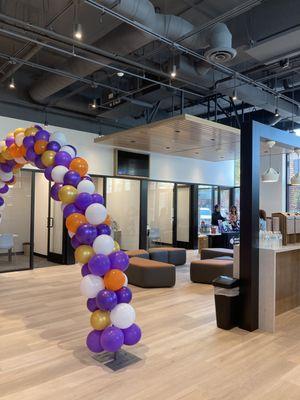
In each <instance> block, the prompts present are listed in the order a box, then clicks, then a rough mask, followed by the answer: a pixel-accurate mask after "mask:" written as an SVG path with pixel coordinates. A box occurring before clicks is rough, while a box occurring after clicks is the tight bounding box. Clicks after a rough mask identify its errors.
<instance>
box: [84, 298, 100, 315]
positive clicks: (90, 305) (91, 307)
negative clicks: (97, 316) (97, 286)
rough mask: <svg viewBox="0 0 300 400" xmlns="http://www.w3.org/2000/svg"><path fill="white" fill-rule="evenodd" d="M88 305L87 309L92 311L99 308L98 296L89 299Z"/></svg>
mask: <svg viewBox="0 0 300 400" xmlns="http://www.w3.org/2000/svg"><path fill="white" fill-rule="evenodd" d="M86 306H87V309H88V310H89V311H90V312H94V311H96V310H99V308H98V306H97V303H96V297H94V298H92V299H87V302H86Z"/></svg>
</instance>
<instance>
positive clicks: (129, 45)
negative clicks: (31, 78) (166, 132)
mask: <svg viewBox="0 0 300 400" xmlns="http://www.w3.org/2000/svg"><path fill="white" fill-rule="evenodd" d="M101 3H103V4H105V5H106V6H109V7H111V6H115V8H114V9H116V10H119V11H120V12H124V13H125V14H126V16H128V18H132V19H134V20H135V21H137V22H139V23H140V24H146V25H147V26H148V27H150V29H151V30H153V31H154V32H158V33H159V34H163V35H166V36H167V37H168V38H170V39H171V40H176V39H177V38H180V37H182V36H183V35H184V34H186V33H188V32H189V31H191V30H192V29H193V28H194V26H193V25H192V24H191V23H190V22H188V21H187V20H185V19H183V18H181V17H178V16H175V15H165V14H157V13H156V12H155V9H154V6H153V4H152V3H151V2H150V1H149V0H119V2H118V4H117V5H116V2H115V0H112V1H108V0H107V1H102V2H101ZM97 4H98V3H97ZM216 26H217V29H220V26H221V27H222V30H223V32H224V31H225V30H228V28H227V27H226V25H224V24H217V25H216ZM228 32H229V31H228ZM229 35H231V34H230V32H229ZM153 40H154V39H153V37H151V36H148V35H145V34H144V33H143V32H141V31H137V30H136V29H134V28H133V27H130V26H126V28H125V27H124V25H122V26H120V27H117V28H116V29H115V30H114V31H112V32H110V33H109V34H108V35H106V36H104V37H103V38H101V40H99V41H97V42H96V43H94V46H96V47H97V46H98V47H100V48H101V49H104V50H107V51H110V52H111V53H115V54H117V55H127V54H129V53H131V52H133V51H135V50H137V49H138V48H141V47H143V46H145V45H146V44H148V43H150V42H152V41H153ZM183 43H185V44H186V45H187V46H189V47H191V48H193V49H197V50H198V49H200V48H204V49H205V48H208V47H209V42H208V40H207V34H201V35H200V34H199V35H195V36H193V37H192V38H188V39H186V40H185V41H183ZM234 52H235V51H234V50H233V49H232V53H233V54H234ZM95 58H96V59H98V60H99V59H100V60H101V62H102V63H103V64H107V65H108V64H109V63H111V60H109V59H106V58H103V57H100V56H98V55H97V56H96V57H95ZM100 68H101V67H99V65H98V66H97V65H93V64H88V63H85V62H83V61H81V60H76V58H75V59H74V58H72V59H71V60H68V62H67V63H66V64H65V66H64V69H66V70H69V71H70V72H71V73H74V74H76V75H79V76H86V75H90V74H93V73H94V72H95V71H97V70H99V69H100ZM73 82H74V81H72V80H70V79H63V78H61V77H60V78H57V77H53V76H45V77H43V78H41V79H40V80H39V81H38V82H37V83H36V84H35V85H34V86H33V87H32V88H31V89H30V96H31V97H32V98H33V99H34V100H35V101H37V102H40V103H42V102H45V101H46V100H47V99H48V98H49V97H50V96H52V95H53V94H55V93H57V92H58V91H60V90H62V89H64V88H65V87H67V86H69V85H71V84H72V83H73Z"/></svg>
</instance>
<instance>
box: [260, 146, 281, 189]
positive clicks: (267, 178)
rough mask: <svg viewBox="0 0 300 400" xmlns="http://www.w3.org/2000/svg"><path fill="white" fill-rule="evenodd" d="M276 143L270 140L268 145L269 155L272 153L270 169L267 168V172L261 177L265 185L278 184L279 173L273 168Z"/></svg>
mask: <svg viewBox="0 0 300 400" xmlns="http://www.w3.org/2000/svg"><path fill="white" fill-rule="evenodd" d="M275 143H276V142H274V141H273V140H269V141H268V142H267V145H268V147H269V153H270V161H269V168H267V169H266V171H265V172H264V173H263V174H262V176H261V180H262V182H265V183H275V182H278V179H279V172H277V171H276V170H275V169H274V168H272V167H271V164H272V147H274V145H275Z"/></svg>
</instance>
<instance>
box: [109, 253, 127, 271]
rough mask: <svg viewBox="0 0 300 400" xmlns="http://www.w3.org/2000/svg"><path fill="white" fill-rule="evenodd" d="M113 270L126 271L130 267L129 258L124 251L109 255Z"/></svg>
mask: <svg viewBox="0 0 300 400" xmlns="http://www.w3.org/2000/svg"><path fill="white" fill-rule="evenodd" d="M109 260H110V263H111V268H112V269H120V270H121V271H125V270H126V269H127V268H128V265H129V257H128V255H127V254H126V253H124V251H121V250H119V251H115V252H113V253H111V254H110V255H109Z"/></svg>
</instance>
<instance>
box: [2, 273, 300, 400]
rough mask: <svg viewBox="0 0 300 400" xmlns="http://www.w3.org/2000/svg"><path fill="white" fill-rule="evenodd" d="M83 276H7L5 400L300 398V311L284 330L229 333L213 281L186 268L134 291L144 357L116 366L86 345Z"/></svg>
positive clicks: (286, 319) (283, 319)
mask: <svg viewBox="0 0 300 400" xmlns="http://www.w3.org/2000/svg"><path fill="white" fill-rule="evenodd" d="M79 281H80V270H79V267H77V266H59V267H49V268H45V269H36V270H34V271H24V272H16V273H7V274H1V275H0V310H1V313H0V398H1V399H5V400H21V399H22V400H69V399H70V400H77V399H80V400H95V399H103V400H120V399H124V400H219V399H220V400H221V399H222V400H240V399H243V400H250V399H251V400H282V399H284V400H296V399H297V400H299V399H300V341H299V338H300V309H299V308H298V309H295V310H293V311H292V312H288V313H286V314H283V315H281V316H280V317H278V321H277V333H276V334H275V335H272V334H267V333H262V332H259V331H256V332H253V333H248V332H245V331H241V330H239V329H234V330H232V331H230V332H226V331H222V330H219V329H217V328H216V324H215V316H214V302H213V293H212V288H211V287H210V286H208V285H200V284H192V283H191V282H190V281H189V275H188V269H187V267H181V268H179V269H178V270H177V284H176V287H175V288H173V289H149V290H144V289H138V288H134V289H133V291H134V300H133V304H134V306H135V307H136V311H137V322H138V323H139V324H140V325H141V327H142V329H143V334H144V335H143V339H142V341H141V343H140V344H138V345H137V346H135V347H132V348H130V351H131V352H132V353H134V354H136V355H138V356H139V357H141V358H142V361H141V362H139V363H137V364H135V365H133V366H130V367H128V368H126V369H125V370H122V371H119V372H112V371H110V370H108V369H107V368H106V367H103V366H102V365H100V364H98V363H97V362H96V361H95V360H93V358H91V356H90V354H89V352H88V351H87V349H86V347H85V336H86V334H87V333H88V331H89V313H88V312H87V311H86V309H85V304H84V301H83V299H82V298H81V296H80V294H79V289H78V285H79Z"/></svg>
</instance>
